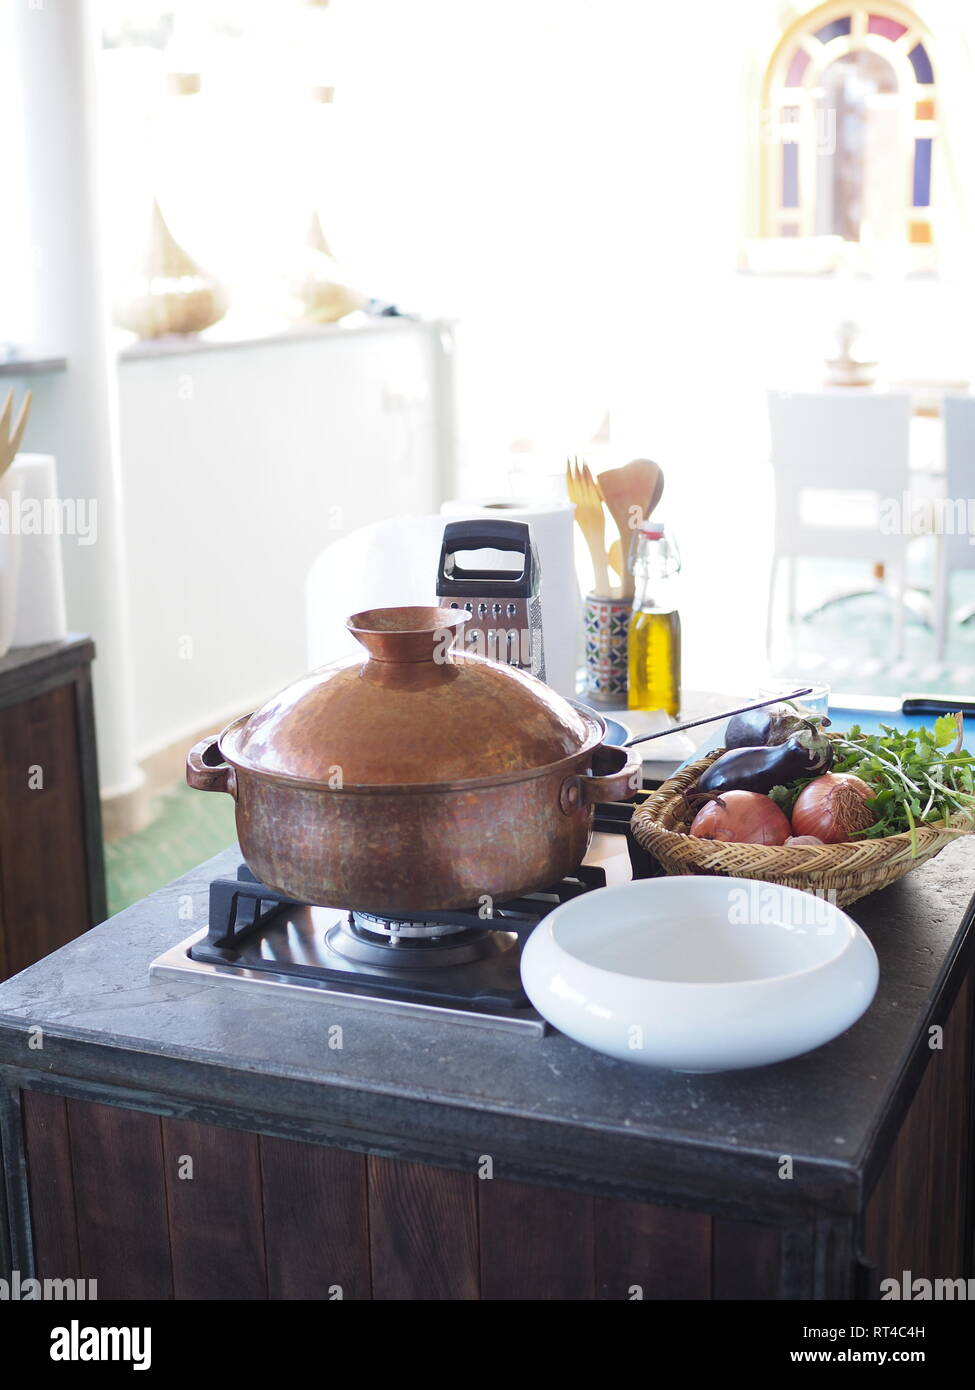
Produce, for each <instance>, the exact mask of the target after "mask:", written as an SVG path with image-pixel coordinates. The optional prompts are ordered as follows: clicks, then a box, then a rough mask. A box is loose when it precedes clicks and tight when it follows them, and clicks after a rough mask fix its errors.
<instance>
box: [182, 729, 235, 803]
mask: <svg viewBox="0 0 975 1390" xmlns="http://www.w3.org/2000/svg"><path fill="white" fill-rule="evenodd" d="M219 737H220V735H219V734H210V735H209V737H208V738H201V739H200V741H199V743H195V744H194V745H193V747H192V748H191V749H190V751H189V752H188V753H187V755H186V780H187V782H188V783H189V785H190V786H191V787H194V788H195V789H196V790H197V791H198V792H226V793H227V794H228V796H232V797H233V798H234V799H235V800H236V798H237V774H236V772H235V771H234V769H233V768H232V767H231V766H230V764H229V763H228V762H224V760H223V756H222V754H221V752H220V749H219V747H218V746H217V740H218V739H219Z"/></svg>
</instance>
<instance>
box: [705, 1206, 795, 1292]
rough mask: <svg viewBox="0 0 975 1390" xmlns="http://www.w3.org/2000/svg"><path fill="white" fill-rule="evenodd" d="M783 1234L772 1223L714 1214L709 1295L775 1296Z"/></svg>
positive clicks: (778, 1279)
mask: <svg viewBox="0 0 975 1390" xmlns="http://www.w3.org/2000/svg"><path fill="white" fill-rule="evenodd" d="M781 1266H782V1235H781V1232H780V1231H779V1230H777V1229H776V1227H774V1226H760V1225H759V1224H758V1223H757V1222H752V1221H729V1220H726V1219H725V1218H724V1217H715V1218H714V1221H713V1223H712V1239H711V1297H712V1298H716V1299H739V1300H740V1299H774V1298H776V1297H777V1296H778V1293H779V1287H780V1283H781V1279H780V1273H781Z"/></svg>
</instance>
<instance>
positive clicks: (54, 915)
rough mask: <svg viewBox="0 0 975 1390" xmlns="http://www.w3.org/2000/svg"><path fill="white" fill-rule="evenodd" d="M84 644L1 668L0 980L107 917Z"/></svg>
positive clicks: (42, 651)
mask: <svg viewBox="0 0 975 1390" xmlns="http://www.w3.org/2000/svg"><path fill="white" fill-rule="evenodd" d="M93 657H94V646H93V644H92V643H91V642H90V641H89V640H88V639H87V638H69V639H67V640H66V641H64V642H55V643H48V644H45V645H43V646H39V647H17V648H15V649H14V650H13V651H11V652H9V653H8V654H7V656H5V657H4V658H3V659H2V660H0V979H5V978H6V977H7V976H8V975H14V974H16V973H17V971H19V970H23V969H24V967H25V966H28V965H31V964H32V963H33V962H34V961H36V960H39V959H40V958H41V957H42V956H45V955H47V954H49V952H51V951H53V950H55V949H56V948H57V947H58V946H62V945H63V944H64V943H65V942H66V941H70V940H71V939H72V938H73V937H75V936H79V935H80V934H81V933H82V932H84V931H87V930H88V928H89V927H90V926H92V925H93V924H94V923H95V922H100V921H101V920H102V919H103V918H104V917H105V915H106V913H105V877H104V868H103V856H102V838H101V813H100V808H99V801H98V771H97V766H96V762H95V730H94V718H93V712H92V698H91V662H92V659H93Z"/></svg>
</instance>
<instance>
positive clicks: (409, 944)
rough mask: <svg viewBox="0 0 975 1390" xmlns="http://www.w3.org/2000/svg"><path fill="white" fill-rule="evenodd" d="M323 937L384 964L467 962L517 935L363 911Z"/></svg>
mask: <svg viewBox="0 0 975 1390" xmlns="http://www.w3.org/2000/svg"><path fill="white" fill-rule="evenodd" d="M536 920H537V919H536ZM532 925H533V926H534V922H533V923H532ZM434 932H436V935H434V934H433V933H434ZM325 939H326V941H327V943H328V945H329V946H330V947H331V948H332V950H333V951H335V952H337V953H338V955H340V956H346V957H347V958H348V959H350V960H356V961H362V962H363V963H368V964H372V965H378V966H380V967H382V968H383V969H385V970H402V969H417V970H425V969H427V968H428V967H430V968H436V967H438V966H443V965H466V964H467V963H468V962H470V961H473V960H483V959H484V958H485V957H486V956H497V955H500V954H501V953H502V951H507V950H510V949H511V947H512V946H513V945H515V944H516V942H517V940H518V938H517V936H516V935H515V934H514V933H512V932H504V931H483V930H481V931H478V930H477V929H476V928H472V927H469V926H464V925H463V924H457V925H453V926H449V925H446V924H443V925H442V924H436V923H424V924H417V923H413V922H405V923H404V922H399V921H397V922H389V921H385V920H384V919H383V918H379V917H374V916H372V914H371V913H366V912H351V913H350V914H349V916H348V917H347V918H346V919H345V921H344V922H340V923H339V924H338V925H337V926H334V927H332V928H330V930H329V931H328V933H327V935H326V938H325Z"/></svg>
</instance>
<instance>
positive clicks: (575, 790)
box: [559, 777, 582, 815]
mask: <svg viewBox="0 0 975 1390" xmlns="http://www.w3.org/2000/svg"><path fill="white" fill-rule="evenodd" d="M581 801H582V797H581V794H580V791H579V779H578V778H577V777H567V778H566V779H565V781H564V782H563V783H562V789H561V791H560V792H559V806H560V807H561V808H562V810H563V811H564V812H565V814H566V815H569V813H570V812H572V811H577V810H578V809H579V805H580V803H581Z"/></svg>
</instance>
